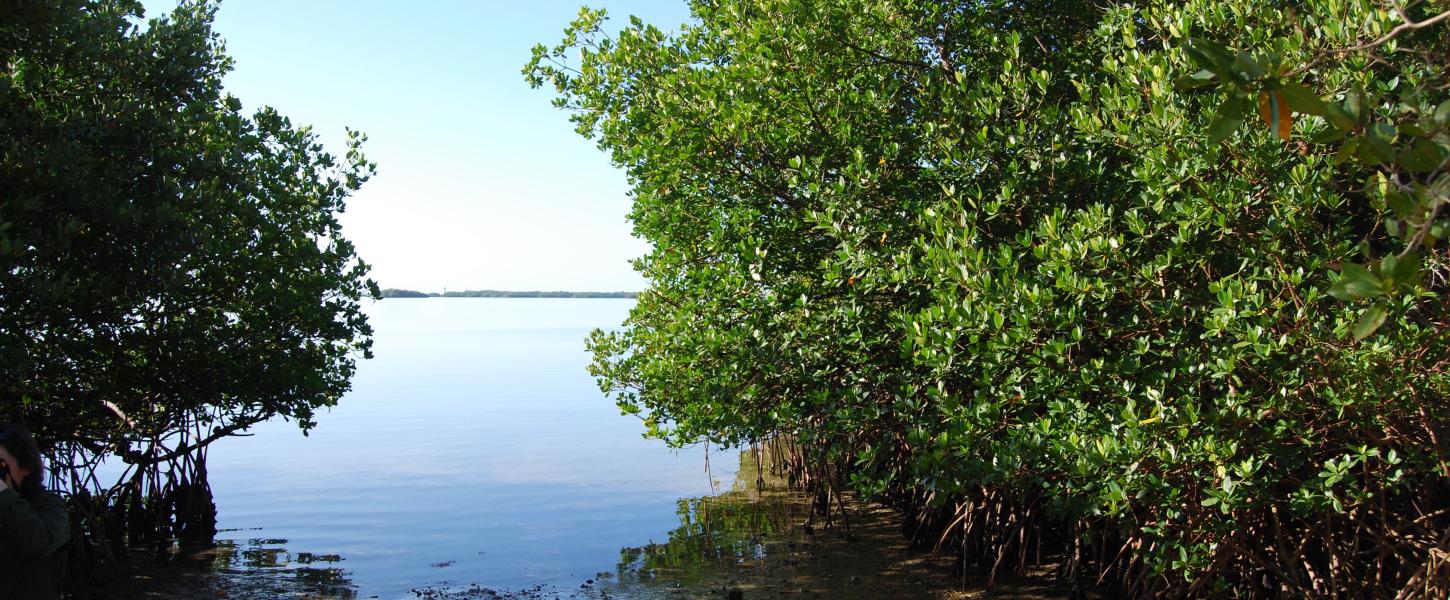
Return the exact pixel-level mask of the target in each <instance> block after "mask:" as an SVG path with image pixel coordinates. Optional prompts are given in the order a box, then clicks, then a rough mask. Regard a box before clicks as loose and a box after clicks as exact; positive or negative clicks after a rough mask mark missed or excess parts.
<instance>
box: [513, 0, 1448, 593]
mask: <svg viewBox="0 0 1450 600" xmlns="http://www.w3.org/2000/svg"><path fill="white" fill-rule="evenodd" d="M1412 4H1413V5H1412V6H1409V7H1405V6H1400V5H1391V4H1387V3H1386V4H1379V3H1374V2H1368V1H1356V0H1325V1H1323V2H1313V3H1305V4H1303V5H1299V6H1297V7H1295V8H1293V9H1289V8H1279V7H1276V6H1274V5H1271V4H1270V3H1261V2H1247V1H1242V2H1240V1H1227V2H1225V1H1207V0H1197V1H1194V0H1190V1H1187V2H1147V3H1140V4H1131V5H1129V4H1117V5H1106V6H1105V5H1102V4H1100V3H1091V2H1039V3H1028V4H1026V5H1024V4H1022V3H1017V2H990V1H988V2H954V3H943V2H913V1H910V0H902V1H896V2H873V1H866V0H835V1H827V2H822V1H801V0H757V1H753V2H708V1H701V2H694V3H692V8H693V14H694V20H693V21H691V22H690V23H688V24H686V25H684V26H682V27H681V28H680V29H679V30H678V31H675V32H673V33H665V32H664V31H662V30H660V29H657V28H656V27H654V26H651V25H646V24H643V23H640V22H638V21H635V22H632V23H631V24H630V25H628V26H625V27H624V28H623V29H622V30H621V31H619V32H618V33H617V34H616V33H613V32H612V30H611V29H609V28H608V27H606V26H605V21H604V15H603V14H602V13H600V12H597V11H591V10H585V11H583V12H582V13H581V15H580V18H579V20H578V21H576V22H575V23H574V24H573V25H572V26H571V27H570V28H569V29H568V31H567V34H566V38H565V40H564V41H563V42H562V43H561V44H560V45H558V46H555V47H546V46H540V47H538V48H536V49H535V53H534V59H533V61H532V62H530V63H529V65H528V66H527V67H526V68H525V73H526V75H527V76H528V77H529V78H530V80H531V81H532V82H533V83H534V84H535V85H546V84H547V85H552V86H553V87H554V89H555V90H556V91H557V93H558V96H557V100H556V104H557V105H559V106H560V107H562V108H564V109H566V110H568V111H569V112H570V114H571V118H572V119H573V120H574V122H575V123H576V124H577V125H578V127H579V131H580V132H581V133H582V134H584V135H587V136H590V137H592V138H594V139H596V140H597V141H598V142H599V145H600V147H601V148H603V149H604V150H606V151H607V152H609V153H610V157H611V159H612V160H613V162H614V163H615V164H616V165H618V166H619V167H621V168H623V169H624V170H625V171H626V172H627V173H628V174H629V177H630V181H631V184H632V186H633V195H634V201H635V203H634V210H633V212H632V214H631V218H632V220H633V222H634V224H635V228H636V232H637V233H638V234H639V235H640V236H642V237H643V238H645V239H647V240H649V241H650V242H651V243H652V244H653V251H652V252H651V253H650V254H649V255H647V256H645V257H643V258H641V259H640V260H639V262H638V268H639V269H640V271H641V272H642V273H644V274H645V275H646V276H648V277H649V279H650V282H651V286H650V288H649V289H648V290H646V291H645V292H643V293H642V294H641V295H640V298H639V303H638V305H637V307H636V308H635V309H634V311H633V313H632V314H631V316H630V319H629V321H628V322H627V323H626V328H625V329H624V330H622V331H619V332H614V333H604V332H599V333H596V334H595V335H594V336H593V337H592V339H591V346H592V348H593V350H594V353H595V363H594V366H593V372H594V373H595V374H596V375H597V376H598V377H599V380H600V382H601V385H602V387H603V388H604V389H605V390H606V391H609V392H612V393H614V394H615V395H616V397H617V399H618V401H619V404H620V406H621V408H622V409H623V410H624V411H625V412H626V413H630V414H635V415H638V416H639V417H640V418H642V419H643V420H644V422H645V424H646V426H647V427H648V434H649V435H653V436H656V437H660V438H663V439H666V440H669V441H671V442H673V443H677V444H688V443H693V442H697V441H702V440H706V441H710V442H716V443H726V444H733V443H741V442H748V441H753V440H759V439H764V438H770V437H773V436H780V435H787V436H790V437H791V439H793V440H797V441H799V442H800V443H801V444H802V445H803V446H805V447H806V448H808V449H810V450H811V451H812V452H814V453H816V456H817V457H818V458H817V460H818V461H819V465H820V468H821V470H822V472H823V473H826V474H829V475H828V476H829V477H832V478H840V479H842V480H844V481H847V482H849V484H850V485H851V486H853V487H854V488H855V489H856V490H858V491H861V492H864V493H866V494H868V495H872V496H874V497H877V498H880V499H883V500H886V501H889V502H892V503H893V504H896V505H897V506H898V507H901V508H903V510H905V511H906V512H907V516H908V519H909V520H910V519H915V521H916V522H918V523H919V524H920V523H924V524H926V526H929V527H934V529H933V530H932V531H931V532H929V533H928V534H926V535H925V536H923V537H927V538H928V539H930V540H931V541H939V540H940V541H942V542H943V543H947V544H952V545H956V544H959V545H960V548H961V549H962V551H963V554H964V560H967V561H969V562H970V563H972V564H975V565H980V566H981V567H982V568H983V569H984V570H987V571H989V572H991V573H993V574H995V573H996V572H997V571H999V570H1002V569H1004V568H1006V569H1015V570H1021V569H1025V568H1026V566H1027V565H1028V564H1030V562H1031V561H1029V560H1028V558H1027V557H1028V556H1030V555H1031V552H1029V551H1028V550H1027V548H1028V547H1029V546H1032V545H1034V544H1035V545H1036V547H1037V548H1038V549H1039V550H1041V549H1042V548H1046V550H1045V551H1046V552H1047V553H1048V554H1049V555H1050V556H1057V557H1058V558H1059V559H1060V560H1058V561H1057V562H1056V564H1058V565H1060V566H1062V569H1063V574H1064V575H1065V576H1066V577H1068V578H1069V579H1072V580H1073V581H1074V582H1083V581H1084V580H1086V579H1092V580H1101V581H1105V582H1111V583H1110V584H1109V585H1113V586H1117V587H1116V588H1115V589H1116V591H1117V592H1119V593H1122V594H1126V595H1140V596H1145V595H1156V594H1173V595H1196V596H1217V595H1224V594H1246V595H1256V594H1259V595H1278V594H1288V595H1292V596H1298V595H1322V594H1333V593H1338V594H1346V595H1350V596H1360V595H1384V594H1389V595H1394V592H1395V591H1396V590H1400V589H1402V588H1404V589H1409V588H1408V587H1407V586H1411V584H1414V585H1428V584H1426V583H1425V582H1426V581H1438V582H1439V584H1437V585H1441V586H1444V585H1447V582H1450V573H1446V572H1443V571H1442V570H1438V571H1437V570H1436V569H1437V567H1434V563H1433V556H1435V554H1434V552H1432V548H1436V547H1437V546H1436V545H1437V544H1440V545H1443V544H1445V540H1444V539H1443V538H1441V537H1440V536H1439V534H1438V532H1439V531H1443V530H1444V529H1445V528H1446V527H1447V526H1450V521H1447V520H1446V514H1447V512H1446V511H1445V510H1444V509H1446V508H1450V505H1447V504H1446V503H1445V502H1446V501H1445V498H1450V485H1447V484H1450V469H1447V468H1446V446H1444V445H1443V443H1442V439H1443V438H1444V436H1445V433H1446V430H1447V428H1446V422H1447V419H1450V413H1447V410H1450V406H1447V404H1446V393H1447V391H1450V381H1447V378H1446V367H1447V357H1450V355H1447V341H1446V337H1445V335H1444V333H1445V331H1446V327H1447V325H1450V324H1447V322H1446V318H1447V314H1446V305H1445V303H1444V301H1443V293H1444V292H1445V287H1446V285H1445V275H1446V273H1447V264H1450V262H1447V255H1446V253H1445V249H1444V246H1443V244H1437V242H1438V241H1439V240H1440V239H1441V238H1442V237H1443V234H1444V233H1445V231H1442V230H1443V229H1444V227H1445V226H1444V224H1443V219H1442V217H1441V216H1440V210H1441V209H1440V207H1441V206H1442V205H1443V204H1444V202H1445V196H1444V188H1445V185H1446V181H1447V178H1446V177H1445V176H1444V173H1443V172H1444V169H1445V164H1444V159H1445V156H1446V155H1447V148H1450V144H1447V143H1446V137H1445V136H1446V127H1445V124H1444V122H1443V121H1442V120H1437V119H1440V117H1437V116H1436V115H1437V114H1439V113H1440V112H1441V107H1443V106H1444V103H1445V101H1446V100H1447V92H1446V88H1447V85H1450V78H1447V76H1446V73H1445V67H1446V61H1447V57H1450V51H1447V37H1450V36H1447V31H1450V27H1446V26H1444V25H1436V24H1434V23H1432V22H1429V21H1427V19H1430V18H1433V17H1434V16H1435V15H1436V14H1438V13H1437V11H1436V5H1434V4H1433V3H1412ZM1407 20H1408V21H1407ZM1406 22H1412V23H1430V24H1428V25H1424V26H1420V27H1415V28H1408V29H1402V30H1400V32H1399V33H1398V34H1396V37H1393V38H1392V39H1391V40H1389V41H1386V42H1383V43H1381V44H1379V45H1374V46H1366V47H1362V48H1358V49H1354V50H1348V51H1344V49H1347V48H1356V47H1359V46H1361V45H1363V44H1365V43H1366V42H1367V41H1373V40H1375V39H1378V38H1380V37H1382V36H1384V35H1387V34H1389V33H1390V32H1391V31H1393V30H1394V29H1395V28H1396V27H1397V26H1398V25H1400V24H1401V23H1406ZM1347 147H1348V148H1350V149H1349V150H1345V148H1347ZM1437 160H1438V162H1437ZM1371 334H1373V335H1371ZM933 510H937V511H940V512H939V513H933V512H932V511H933ZM932 514H940V515H942V516H941V518H936V517H931V515H932ZM918 517H919V518H918ZM1396 536H1397V537H1396ZM1384 540H1393V541H1384ZM1367 547H1368V548H1373V549H1372V550H1366V549H1365V548H1367ZM1040 555H1041V554H1040V553H1039V556H1040ZM1009 557H1010V558H1009ZM1019 557H1020V558H1019ZM1004 565H1007V566H1006V567H1004ZM1090 575H1091V577H1090ZM1098 575H1101V577H1098ZM1437 578H1439V579H1437ZM1424 589H1426V590H1434V589H1443V587H1442V588H1433V587H1425V588H1424ZM1426 593H1431V592H1426ZM1431 595H1433V594H1432V593H1431Z"/></svg>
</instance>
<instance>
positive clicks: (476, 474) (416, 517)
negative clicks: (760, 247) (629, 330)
mask: <svg viewBox="0 0 1450 600" xmlns="http://www.w3.org/2000/svg"><path fill="white" fill-rule="evenodd" d="M633 304H634V300H625V299H503V298H486V299H485V298H428V299H411V298H409V299H401V298H399V299H388V300H384V301H381V302H378V303H376V304H374V305H372V306H370V307H369V308H368V312H369V315H370V317H371V323H372V326H373V328H374V330H375V338H374V346H373V352H374V354H375V358H373V359H372V360H366V361H359V363H358V370H357V374H356V376H355V377H354V379H353V389H352V391H351V392H350V393H348V394H347V395H346V396H345V397H344V398H343V399H342V400H341V402H340V403H339V404H338V406H336V407H335V408H333V409H331V410H329V411H324V412H322V413H320V414H319V415H318V417H317V422H318V425H317V427H316V428H315V429H314V430H313V431H312V432H311V433H310V435H308V436H306V437H304V436H303V435H302V433H301V432H300V431H299V430H298V428H297V427H296V425H295V424H294V423H287V422H280V421H279V422H271V423H266V424H264V425H263V426H259V427H256V428H254V429H253V430H252V432H251V433H252V434H253V435H252V436H250V437H244V438H235V439H227V440H222V441H221V442H219V443H217V444H215V445H213V446H212V447H211V449H210V453H209V455H208V462H207V464H208V469H209V474H210V481H211V486H212V489H213V493H214V494H215V499H216V504H217V511H218V526H219V527H220V528H221V529H222V530H223V531H222V533H220V534H219V536H218V538H219V541H220V542H221V544H222V545H223V546H224V547H231V548H232V549H233V553H232V555H231V558H230V559H229V560H230V561H231V563H230V564H229V565H222V566H224V567H226V568H232V569H241V570H244V571H246V570H250V571H252V572H257V571H268V570H276V571H277V572H278V573H279V574H288V573H291V574H293V575H294V576H295V575H296V574H298V573H301V574H302V575H303V576H308V575H307V574H311V575H310V576H312V577H317V578H320V579H322V580H325V581H324V583H326V584H327V585H328V586H337V587H340V588H341V589H343V590H344V591H345V592H346V594H345V595H349V596H350V595H352V594H353V593H356V596H357V597H360V598H369V597H373V596H376V597H378V598H410V597H414V596H415V594H414V592H413V590H416V589H434V590H437V589H456V588H458V587H462V586H469V585H479V586H487V587H490V588H502V589H523V588H530V587H538V586H543V587H544V588H546V589H548V588H553V589H565V588H577V587H578V586H579V585H580V583H581V582H583V581H585V580H588V579H592V578H595V576H596V574H597V573H601V572H604V573H607V572H610V571H613V570H614V569H615V568H616V566H617V565H618V564H619V563H620V560H621V550H622V549H626V548H631V547H639V546H643V545H646V544H648V543H650V542H651V541H660V540H662V539H664V538H666V537H667V535H668V532H669V531H670V530H671V529H673V528H675V527H678V526H679V525H680V518H679V516H678V515H677V514H676V510H677V507H678V506H679V501H680V499H682V498H692V497H699V496H704V495H708V494H711V493H713V492H714V491H717V490H719V489H720V488H721V487H722V486H723V487H725V488H728V487H729V486H730V483H731V481H732V479H733V477H734V475H735V470H736V469H737V467H738V455H737V454H735V453H733V452H726V451H721V450H718V449H715V450H713V451H711V452H710V454H709V466H710V471H708V472H707V468H706V464H707V463H706V450H705V448H704V447H700V446H697V447H695V448H691V449H687V450H682V451H679V452H676V451H673V450H670V449H669V448H667V447H666V446H665V445H664V444H663V443H662V442H659V441H657V440H645V439H643V438H642V436H641V432H642V431H643V427H642V425H641V424H640V422H639V420H638V419H636V418H634V417H627V416H621V415H620V413H619V410H618V408H617V407H616V406H615V405H614V403H613V402H612V401H611V400H609V399H608V398H606V397H605V395H604V394H603V393H601V392H600V391H599V389H598V387H597V385H596V384H595V381H594V380H593V378H592V377H590V376H589V374H588V372H587V371H586V367H587V365H588V363H589V355H588V353H587V352H586V350H585V347H584V338H585V337H586V335H587V334H588V332H589V331H590V330H591V329H593V328H595V327H601V328H605V329H609V328H613V327H617V326H618V324H619V323H620V322H622V321H623V320H624V318H625V317H626V316H627V313H628V311H629V309H630V308H631V307H632V306H633ZM712 480H713V484H712Z"/></svg>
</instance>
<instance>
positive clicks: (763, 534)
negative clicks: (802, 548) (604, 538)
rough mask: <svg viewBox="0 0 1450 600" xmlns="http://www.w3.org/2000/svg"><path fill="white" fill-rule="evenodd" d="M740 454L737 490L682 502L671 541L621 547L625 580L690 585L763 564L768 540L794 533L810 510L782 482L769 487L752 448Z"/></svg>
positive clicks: (620, 573)
mask: <svg viewBox="0 0 1450 600" xmlns="http://www.w3.org/2000/svg"><path fill="white" fill-rule="evenodd" d="M740 458H741V460H740V470H739V471H738V473H737V475H736V482H735V486H734V488H733V489H732V490H731V491H728V492H725V493H723V494H720V495H717V496H705V497H701V498H688V499H681V500H680V501H679V503H678V504H677V506H676V510H675V514H676V515H677V516H678V517H679V520H680V525H679V526H678V527H676V528H674V529H673V530H671V531H670V533H669V538H668V539H667V540H666V541H664V542H661V543H650V544H648V545H645V546H640V547H635V548H624V549H622V550H620V553H619V565H618V576H619V583H621V584H627V583H631V582H651V581H658V580H660V579H668V580H670V581H672V582H677V583H681V584H685V585H690V584H697V583H700V582H701V581H702V580H703V579H704V578H705V577H706V576H707V572H708V573H715V572H718V571H719V570H721V569H726V570H741V571H748V570H753V569H756V568H759V567H762V566H763V561H764V559H765V557H766V554H767V553H768V552H769V545H767V543H766V542H767V540H780V539H783V538H787V537H790V536H791V535H792V533H793V529H794V528H796V527H799V524H800V523H802V522H805V521H806V518H807V517H808V512H809V510H810V508H809V506H808V505H806V504H805V503H803V502H801V501H800V499H799V498H798V497H796V496H794V495H792V494H790V493H788V492H785V491H782V490H783V488H784V487H785V486H784V484H783V483H782V482H779V481H772V482H771V484H770V485H766V481H765V480H766V479H771V477H770V476H769V474H766V475H765V476H764V477H762V476H761V474H760V473H759V471H758V468H759V463H758V462H756V460H755V458H754V455H753V453H752V452H750V451H746V452H742V453H741V457H740ZM762 486H765V489H761V487H762Z"/></svg>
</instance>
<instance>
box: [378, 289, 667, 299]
mask: <svg viewBox="0 0 1450 600" xmlns="http://www.w3.org/2000/svg"><path fill="white" fill-rule="evenodd" d="M637 295H638V294H637V293H635V292H536V291H520V292H515V291H507V290H465V291H461V292H443V293H441V294H440V293H438V292H418V291H414V290H401V289H397V288H383V297H384V298H634V297H635V296H637Z"/></svg>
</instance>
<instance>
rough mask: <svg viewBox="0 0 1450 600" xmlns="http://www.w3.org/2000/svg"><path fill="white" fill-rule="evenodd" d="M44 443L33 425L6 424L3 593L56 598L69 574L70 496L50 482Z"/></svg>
mask: <svg viewBox="0 0 1450 600" xmlns="http://www.w3.org/2000/svg"><path fill="white" fill-rule="evenodd" d="M44 475H45V473H44V467H42V465H41V462H40V448H39V447H37V446H36V444H35V438H34V437H32V436H31V435H30V430H28V429H26V428H25V427H24V426H21V425H0V598H4V599H5V600H56V599H58V598H60V590H61V587H62V584H63V582H62V580H63V579H64V578H65V557H66V556H65V555H66V553H65V552H63V551H61V550H60V548H61V546H64V545H65V543H66V541H67V540H69V539H70V519H69V518H68V517H67V515H66V510H65V501H64V500H62V499H61V497H60V496H59V495H57V494H56V493H54V492H50V491H46V489H45V487H44V482H43V478H44Z"/></svg>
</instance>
